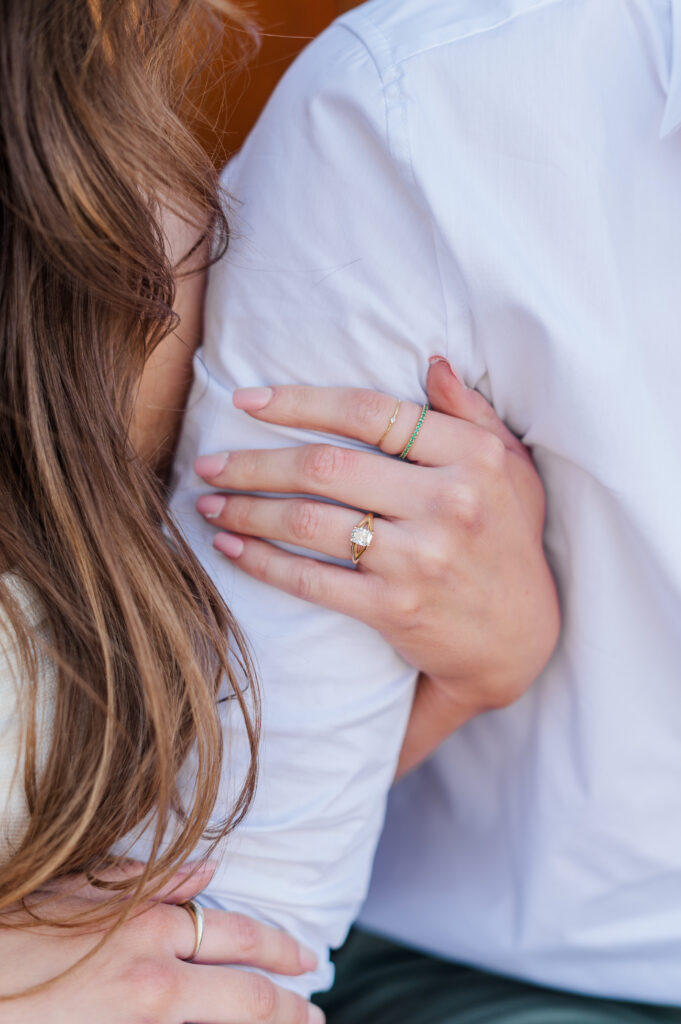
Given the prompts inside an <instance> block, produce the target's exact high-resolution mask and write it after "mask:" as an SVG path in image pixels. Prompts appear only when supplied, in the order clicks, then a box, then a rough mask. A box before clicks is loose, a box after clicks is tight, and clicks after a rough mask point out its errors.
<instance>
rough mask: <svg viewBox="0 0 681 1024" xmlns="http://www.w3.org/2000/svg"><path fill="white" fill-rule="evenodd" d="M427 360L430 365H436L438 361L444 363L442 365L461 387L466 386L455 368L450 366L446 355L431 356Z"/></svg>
mask: <svg viewBox="0 0 681 1024" xmlns="http://www.w3.org/2000/svg"><path fill="white" fill-rule="evenodd" d="M428 362H429V363H430V365H431V366H437V365H438V364H440V363H444V365H445V366H446V367H447V369H448V370H449V372H450V373H451V375H452V377H454V379H455V380H458V382H459V384H460V385H461V387H462V388H465V387H466V385H465V384H464V382H463V381H462V380H461V377H460V376H459V375H458V373H457V372H456V370H455V369H454V367H453V366H452V364H451V363H450V361H449V359H447V357H446V356H431V357H430V359H429V360H428Z"/></svg>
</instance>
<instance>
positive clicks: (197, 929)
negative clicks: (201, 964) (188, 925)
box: [180, 900, 205, 963]
mask: <svg viewBox="0 0 681 1024" xmlns="http://www.w3.org/2000/svg"><path fill="white" fill-rule="evenodd" d="M180 906H181V907H182V909H183V910H186V911H187V913H188V914H189V916H190V917H191V919H192V921H193V922H194V935H195V938H194V948H193V949H192V951H191V953H190V954H189V956H186V957H184V959H185V960H186V961H187V963H191V962H192V960H195V959H196V957H197V956H198V955H199V950H200V949H201V943H202V942H203V929H204V922H205V918H204V916H203V907H202V906H201V904H200V903H197V902H196V900H187V902H186V903H180Z"/></svg>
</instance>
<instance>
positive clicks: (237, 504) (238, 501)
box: [226, 497, 252, 533]
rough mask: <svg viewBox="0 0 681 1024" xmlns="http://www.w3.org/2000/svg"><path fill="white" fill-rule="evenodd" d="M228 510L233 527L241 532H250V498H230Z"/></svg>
mask: <svg viewBox="0 0 681 1024" xmlns="http://www.w3.org/2000/svg"><path fill="white" fill-rule="evenodd" d="M226 511H227V515H228V517H229V522H230V524H231V525H232V527H233V528H234V529H235V530H237V531H239V532H240V533H248V527H249V525H250V521H251V512H252V502H251V501H250V500H249V499H248V498H237V497H231V498H228V499H227V507H226Z"/></svg>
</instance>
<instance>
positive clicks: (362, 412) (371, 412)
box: [350, 389, 394, 428]
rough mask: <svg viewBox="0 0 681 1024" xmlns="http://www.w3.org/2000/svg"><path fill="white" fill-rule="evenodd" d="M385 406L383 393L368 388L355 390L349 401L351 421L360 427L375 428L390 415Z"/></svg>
mask: <svg viewBox="0 0 681 1024" xmlns="http://www.w3.org/2000/svg"><path fill="white" fill-rule="evenodd" d="M393 405H394V403H393ZM385 408H386V399H385V395H382V394H380V393H379V392H378V391H370V390H368V389H364V390H361V391H356V392H355V393H354V395H353V396H352V399H351V402H350V419H351V422H352V421H354V422H356V423H357V424H358V426H360V427H370V428H375V427H376V425H377V424H381V423H382V422H383V419H384V418H386V419H387V417H388V416H389V415H390V413H386V411H385Z"/></svg>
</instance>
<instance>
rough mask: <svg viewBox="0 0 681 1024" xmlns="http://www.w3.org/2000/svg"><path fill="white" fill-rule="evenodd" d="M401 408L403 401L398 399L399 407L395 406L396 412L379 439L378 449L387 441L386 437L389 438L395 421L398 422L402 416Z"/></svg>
mask: <svg viewBox="0 0 681 1024" xmlns="http://www.w3.org/2000/svg"><path fill="white" fill-rule="evenodd" d="M401 406H402V400H401V399H400V398H398V399H397V405H396V406H395V412H394V413H393V414H392V416H391V417H390V419H389V420H388V426H387V427H386V428H385V430H384V431H383V433H382V434H381V436H380V437H379V439H378V441H377V442H376V447H377V448H380V447H381V445H382V444H383V442H384V441H385V439H386V437H387V436H388V434H389V433H390V431H391V430H392V429H393V427H394V426H395V421H396V419H397V417H398V416H399V415H400V408H401Z"/></svg>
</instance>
